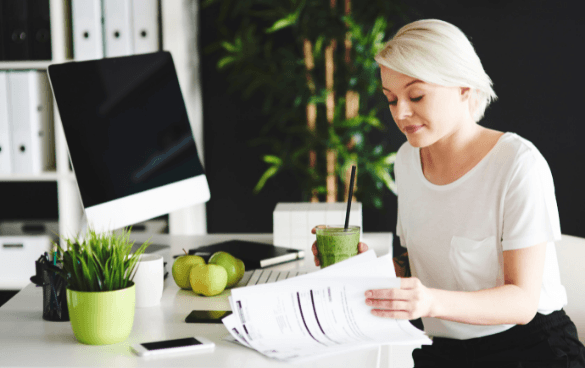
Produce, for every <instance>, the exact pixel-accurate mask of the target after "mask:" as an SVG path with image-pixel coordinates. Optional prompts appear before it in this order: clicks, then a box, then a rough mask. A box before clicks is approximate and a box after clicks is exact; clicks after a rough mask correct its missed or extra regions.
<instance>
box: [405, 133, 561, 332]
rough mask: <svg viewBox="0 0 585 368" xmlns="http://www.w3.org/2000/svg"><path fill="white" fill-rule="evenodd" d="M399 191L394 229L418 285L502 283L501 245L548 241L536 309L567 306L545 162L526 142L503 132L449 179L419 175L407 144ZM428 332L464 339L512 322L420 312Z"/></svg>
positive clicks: (416, 157) (414, 152)
mask: <svg viewBox="0 0 585 368" xmlns="http://www.w3.org/2000/svg"><path fill="white" fill-rule="evenodd" d="M394 170H395V176H396V184H397V188H398V189H397V192H398V221H397V226H396V234H397V235H398V236H399V237H400V243H401V245H402V246H403V247H406V248H407V250H408V256H409V260H410V267H411V271H412V275H413V276H415V277H418V278H419V279H420V280H421V282H422V283H423V285H425V286H427V287H429V288H437V289H443V290H459V291H475V290H481V289H488V288H493V287H496V286H500V285H503V284H504V269H503V255H502V252H503V251H505V250H512V249H520V248H525V247H530V246H533V245H537V244H540V243H542V242H548V244H547V250H546V260H545V267H544V277H543V281H542V289H541V293H540V301H539V304H538V312H540V313H542V314H549V313H551V312H553V311H555V310H559V309H561V308H562V307H563V306H565V305H566V304H567V295H566V292H565V288H564V287H563V286H562V285H561V282H560V276H559V268H558V261H557V256H556V251H555V244H554V241H555V240H560V239H561V231H560V224H559V215H558V209H557V203H556V198H555V193H554V184H553V179H552V175H551V172H550V168H549V166H548V164H547V163H546V161H545V159H544V157H543V156H542V155H541V153H540V152H539V151H538V149H536V147H535V146H534V145H533V144H532V143H531V142H529V141H528V140H526V139H524V138H522V137H520V136H518V135H517V134H515V133H505V134H504V135H502V136H501V137H500V139H499V140H498V142H497V144H496V145H495V146H494V148H493V149H492V150H491V151H490V152H489V153H488V154H487V155H486V156H485V157H484V158H483V159H482V160H481V161H480V162H479V163H478V164H477V165H476V166H475V167H474V168H473V169H471V170H470V171H469V172H467V173H466V174H465V175H463V176H462V177H461V178H459V179H457V180H456V181H454V182H452V183H450V184H447V185H435V184H432V183H430V182H429V181H428V180H427V179H426V178H425V177H424V175H423V172H422V167H421V161H420V149H419V148H415V147H412V146H411V145H410V144H409V143H408V142H406V143H404V144H403V145H402V146H401V147H400V149H399V150H398V153H397V156H396V163H395V166H394ZM423 323H424V327H425V332H426V333H427V334H428V335H430V336H438V337H448V338H453V339H469V338H475V337H481V336H486V335H492V334H495V333H498V332H502V331H505V330H507V329H509V328H511V327H513V326H514V325H492V326H483V325H471V324H465V323H459V322H452V321H446V320H442V319H438V318H423Z"/></svg>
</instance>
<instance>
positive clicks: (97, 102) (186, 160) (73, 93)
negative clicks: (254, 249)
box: [48, 52, 210, 233]
mask: <svg viewBox="0 0 585 368" xmlns="http://www.w3.org/2000/svg"><path fill="white" fill-rule="evenodd" d="M48 75H49V80H50V82H51V87H52V89H53V95H54V97H55V100H56V102H57V108H58V111H59V115H60V117H61V121H62V124H63V130H64V132H65V139H66V141H67V146H68V149H69V156H70V159H71V165H72V168H73V171H74V173H75V177H76V179H77V184H78V187H79V193H80V195H81V201H82V204H83V207H84V210H85V216H86V218H87V222H88V225H89V228H90V229H93V230H95V231H96V232H98V233H99V232H104V231H111V230H115V229H119V228H122V227H126V226H129V225H132V224H135V223H138V222H141V221H145V220H148V219H152V218H154V217H159V216H162V215H165V214H168V213H169V212H172V211H175V210H178V209H181V208H184V207H187V206H190V205H194V204H198V203H204V202H206V201H208V200H209V197H210V193H209V187H208V184H207V179H206V177H205V173H204V171H203V167H202V166H201V162H200V160H199V156H198V154H197V148H196V147H195V141H194V139H193V132H192V129H191V125H190V123H189V120H188V117H187V110H186V108H185V102H184V101H183V96H182V94H181V89H180V87H179V81H178V79H177V74H176V70H175V67H174V64H173V59H172V57H171V54H170V53H168V52H156V53H151V54H141V55H132V56H125V57H117V58H106V59H99V60H90V61H82V62H68V63H63V64H53V65H50V66H49V67H48Z"/></svg>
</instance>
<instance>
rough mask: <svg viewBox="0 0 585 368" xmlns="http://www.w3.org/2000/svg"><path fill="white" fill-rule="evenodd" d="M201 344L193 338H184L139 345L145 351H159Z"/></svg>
mask: <svg viewBox="0 0 585 368" xmlns="http://www.w3.org/2000/svg"><path fill="white" fill-rule="evenodd" d="M201 344H202V342H201V341H199V340H197V339H196V338H194V337H186V338H183V339H175V340H164V341H155V342H146V343H143V344H140V345H142V346H144V348H145V349H146V350H149V351H151V350H160V349H172V348H180V347H183V346H193V345H201Z"/></svg>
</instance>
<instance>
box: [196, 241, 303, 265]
mask: <svg viewBox="0 0 585 368" xmlns="http://www.w3.org/2000/svg"><path fill="white" fill-rule="evenodd" d="M218 251H224V252H228V253H229V254H231V255H232V256H234V257H236V258H239V259H241V260H242V261H243V262H244V265H245V266H246V270H253V269H257V268H263V267H268V266H273V265H276V264H280V263H284V262H290V261H295V260H297V259H301V258H304V257H305V252H304V251H303V250H299V249H293V248H285V247H279V246H275V245H272V244H266V243H259V242H252V241H246V240H228V241H225V242H221V243H216V244H212V245H207V246H203V247H199V248H195V249H189V254H195V255H197V256H201V257H203V259H205V261H206V262H207V260H208V259H209V257H211V255H212V254H213V253H215V252H218Z"/></svg>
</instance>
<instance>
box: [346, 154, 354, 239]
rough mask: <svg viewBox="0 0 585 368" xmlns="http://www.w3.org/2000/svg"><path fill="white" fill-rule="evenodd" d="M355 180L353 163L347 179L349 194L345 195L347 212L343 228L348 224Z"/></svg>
mask: <svg viewBox="0 0 585 368" xmlns="http://www.w3.org/2000/svg"><path fill="white" fill-rule="evenodd" d="M354 181H355V165H353V166H352V167H351V179H350V180H349V195H348V197H347V212H346V214H345V230H346V231H347V227H348V226H349V210H350V208H351V198H352V197H353V183H354Z"/></svg>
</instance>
